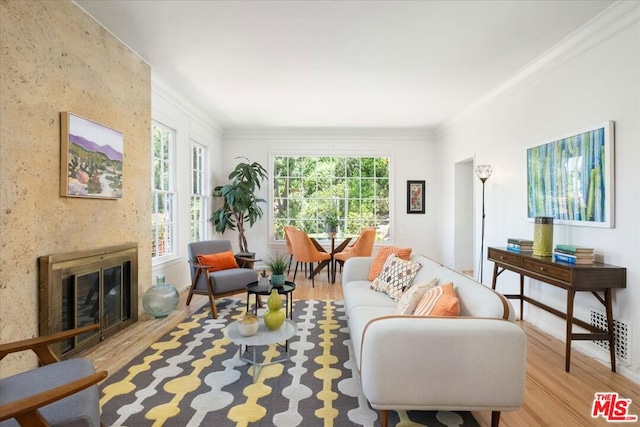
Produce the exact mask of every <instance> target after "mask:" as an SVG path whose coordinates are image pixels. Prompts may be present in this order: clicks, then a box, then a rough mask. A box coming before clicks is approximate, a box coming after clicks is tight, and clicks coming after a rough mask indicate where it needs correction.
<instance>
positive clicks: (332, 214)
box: [324, 209, 341, 235]
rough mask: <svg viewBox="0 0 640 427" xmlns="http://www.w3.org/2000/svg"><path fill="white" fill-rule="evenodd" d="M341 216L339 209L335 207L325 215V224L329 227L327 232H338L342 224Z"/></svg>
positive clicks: (330, 233)
mask: <svg viewBox="0 0 640 427" xmlns="http://www.w3.org/2000/svg"><path fill="white" fill-rule="evenodd" d="M340 223H341V221H340V218H339V217H338V211H337V210H335V209H332V210H330V211H329V212H327V213H326V215H325V217H324V225H325V226H326V227H327V233H329V235H332V234H333V235H335V234H336V233H337V232H338V227H339V226H340Z"/></svg>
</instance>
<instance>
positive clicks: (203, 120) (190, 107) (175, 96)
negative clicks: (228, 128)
mask: <svg viewBox="0 0 640 427" xmlns="http://www.w3.org/2000/svg"><path fill="white" fill-rule="evenodd" d="M151 92H152V94H153V93H157V94H158V95H160V96H162V97H163V98H165V99H167V100H169V101H171V103H173V104H175V105H176V106H178V107H180V108H181V109H182V110H184V111H185V112H186V113H187V114H188V116H189V120H197V121H198V122H199V123H200V124H201V125H202V126H205V127H206V128H208V129H210V130H211V131H212V132H214V133H215V134H216V135H217V136H218V137H220V138H221V137H222V135H223V133H224V128H223V127H222V126H220V124H219V123H218V121H217V120H216V118H215V117H212V116H211V115H210V114H208V113H206V112H205V111H204V110H203V109H201V108H200V107H198V106H197V104H196V103H194V102H192V101H191V100H190V99H188V98H187V97H185V96H184V95H182V94H181V93H180V92H178V91H177V90H176V89H174V88H173V87H172V86H170V85H169V84H168V83H167V82H165V81H164V80H162V79H161V78H160V77H158V76H157V75H156V74H155V73H154V72H153V71H152V72H151Z"/></svg>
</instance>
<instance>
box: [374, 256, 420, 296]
mask: <svg viewBox="0 0 640 427" xmlns="http://www.w3.org/2000/svg"><path fill="white" fill-rule="evenodd" d="M420 267H422V265H421V264H420V263H418V262H415V261H405V260H403V259H400V258H398V257H397V256H396V255H395V254H391V255H390V256H389V258H387V261H386V262H385V263H384V267H382V271H381V272H380V275H379V276H378V277H376V279H375V280H374V281H373V282H371V289H373V290H375V291H378V292H384V293H385V294H387V295H389V296H390V297H391V299H392V300H394V301H398V299H400V296H401V295H402V293H403V292H404V291H405V290H406V289H407V288H408V287H409V286H411V282H412V281H413V278H414V277H416V274H418V270H420Z"/></svg>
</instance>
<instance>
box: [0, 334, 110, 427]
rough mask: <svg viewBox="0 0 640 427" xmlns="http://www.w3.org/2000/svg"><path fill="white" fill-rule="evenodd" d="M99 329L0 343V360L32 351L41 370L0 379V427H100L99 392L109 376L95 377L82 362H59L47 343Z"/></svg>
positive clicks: (90, 365) (88, 363) (98, 375)
mask: <svg viewBox="0 0 640 427" xmlns="http://www.w3.org/2000/svg"><path fill="white" fill-rule="evenodd" d="M97 328H99V325H97V324H96V325H89V326H84V327H81V328H77V329H72V330H68V331H63V332H58V333H55V334H51V335H46V336H42V337H38V338H31V339H26V340H23V341H18V342H14V343H9V344H1V345H0V360H2V359H3V358H4V357H5V356H7V355H8V354H11V353H16V352H21V351H26V350H32V351H33V352H34V353H36V355H37V356H38V358H39V359H40V363H41V364H42V365H43V366H40V367H39V368H35V369H32V370H30V371H26V372H22V373H19V374H16V375H13V376H10V377H7V378H2V379H0V426H2V427H8V426H12V427H13V426H19V425H22V426H34V427H38V426H50V425H55V426H74V427H98V426H100V425H101V423H100V391H99V390H98V386H97V383H98V382H100V381H102V380H103V379H105V378H106V377H107V372H106V371H101V372H98V373H96V372H95V370H94V368H93V364H92V363H91V362H90V361H89V360H87V359H83V358H74V359H69V360H64V361H60V360H59V359H58V358H57V357H56V355H55V354H54V353H53V352H52V351H51V349H50V348H49V346H50V345H52V344H55V343H57V342H59V341H64V340H67V339H69V338H72V337H74V336H76V335H80V334H84V333H87V332H90V331H92V330H94V329H97Z"/></svg>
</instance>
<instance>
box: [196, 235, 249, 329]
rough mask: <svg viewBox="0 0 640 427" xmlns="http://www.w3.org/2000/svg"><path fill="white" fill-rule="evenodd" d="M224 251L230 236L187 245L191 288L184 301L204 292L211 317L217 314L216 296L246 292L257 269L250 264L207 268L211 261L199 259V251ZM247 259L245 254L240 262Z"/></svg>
mask: <svg viewBox="0 0 640 427" xmlns="http://www.w3.org/2000/svg"><path fill="white" fill-rule="evenodd" d="M227 251H231V242H230V241H229V240H203V241H201V242H192V243H189V245H188V252H189V264H190V270H191V288H190V289H189V296H188V297H187V305H189V304H190V303H191V297H193V294H201V295H207V296H208V297H209V304H211V313H212V315H213V318H214V319H217V318H218V312H217V310H216V303H215V298H216V297H223V296H227V295H233V294H237V293H239V292H245V291H246V287H247V285H248V284H249V283H251V282H255V281H257V280H258V273H257V272H256V271H255V270H253V269H250V268H241V267H239V268H230V269H225V270H221V271H213V272H210V271H209V269H210V268H211V266H210V265H203V264H200V263H199V262H198V255H208V254H217V253H222V252H227ZM236 258H238V257H236ZM246 261H247V260H246V259H244V258H239V265H244V263H245V262H246Z"/></svg>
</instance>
